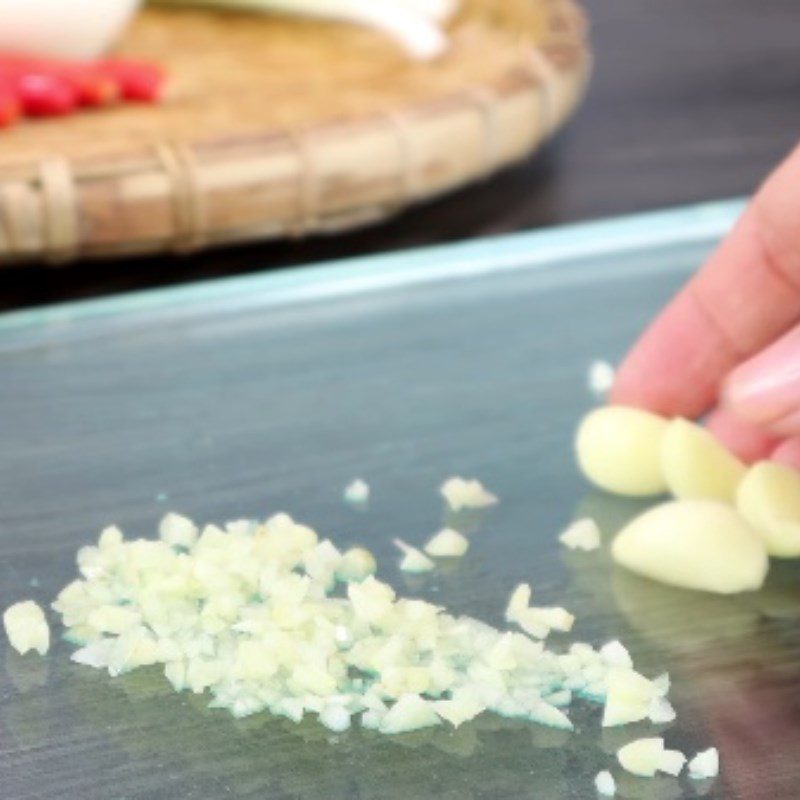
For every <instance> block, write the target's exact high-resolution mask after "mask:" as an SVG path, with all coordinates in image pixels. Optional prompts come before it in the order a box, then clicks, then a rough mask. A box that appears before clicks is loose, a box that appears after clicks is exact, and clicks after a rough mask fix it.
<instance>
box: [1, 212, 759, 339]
mask: <svg viewBox="0 0 800 800" xmlns="http://www.w3.org/2000/svg"><path fill="white" fill-rule="evenodd" d="M746 203H747V198H744V197H736V198H730V199H727V200H719V201H712V202H707V203H699V204H691V205H685V206H677V207H672V208H666V209H659V210H656V211H645V212H639V213H635V214H626V215H622V216H616V217H609V218H604V219H599V220H591V221H589V222H573V223H567V224H563V225H555V226H551V227H547V228H538V229H535V230H527V231H521V232H518V233H511V234H502V235H498V236H488V237H480V238H477V239H471V240H469V241H466V242H457V243H453V244H440V245H433V246H429V247H420V248H413V249H408V250H400V251H395V252H391V253H378V254H375V255H367V256H357V257H353V258H346V259H340V260H334V261H325V262H322V263H313V264H307V265H304V266H300V267H285V268H279V269H274V270H265V271H262V272H255V273H249V274H246V275H235V276H230V277H223V278H212V279H209V280H203V281H195V282H190V283H183V284H175V285H170V286H166V287H159V288H155V289H142V290H136V291H131V292H124V293H120V294H114V295H109V296H106V297H100V298H93V299H88V300H72V301H67V302H63V303H55V304H50V305H45V306H40V307H36V308H31V309H22V310H19V311H7V312H3V313H0V334H2V335H3V337H4V339H3V341H2V343H0V351H8V350H16V349H19V348H20V347H27V346H31V347H33V346H38V345H40V344H43V343H48V342H53V341H56V340H63V339H64V338H65V337H67V338H69V337H71V336H77V335H80V328H81V327H82V326H84V325H91V324H92V323H95V322H98V321H101V320H105V321H108V322H109V323H113V324H115V325H119V326H127V325H130V324H135V322H136V320H137V318H139V319H142V321H143V322H145V321H146V322H149V321H150V320H151V319H152V318H153V317H158V316H170V317H173V318H174V317H176V316H179V315H185V314H196V313H198V312H208V313H209V315H210V316H212V315H215V314H219V313H230V312H235V311H246V310H252V309H271V308H280V307H284V306H288V305H293V304H296V303H315V302H321V301H326V300H331V299H336V298H339V299H346V298H351V297H356V296H361V295H366V294H370V293H373V292H380V291H395V290H399V289H404V288H409V287H416V286H424V285H426V284H430V283H440V282H445V281H461V280H468V279H474V278H492V277H496V276H499V275H502V274H504V273H509V272H516V271H520V270H542V269H546V268H548V267H550V266H555V265H559V264H565V263H567V262H571V261H576V260H581V259H586V258H590V257H592V256H598V255H607V254H610V253H635V252H640V251H643V250H646V249H649V248H653V247H659V246H661V247H663V246H665V245H676V246H678V245H681V244H689V245H691V244H696V243H698V242H703V241H708V242H710V243H713V242H715V241H717V240H719V239H721V238H722V237H723V236H724V235H725V234H727V233H728V232H729V231H730V230H731V229H732V228H733V225H734V224H735V222H736V220H737V219H738V218H739V216H740V215H741V213H742V211H743V210H744V208H745V206H746ZM615 269H616V270H617V271H616V273H615V274H617V275H620V272H619V268H615ZM587 277H591V278H595V279H598V280H599V279H600V278H601V277H602V276H598V275H593V276H587ZM623 277H624V274H623ZM144 317H147V320H144V319H143V318H144Z"/></svg>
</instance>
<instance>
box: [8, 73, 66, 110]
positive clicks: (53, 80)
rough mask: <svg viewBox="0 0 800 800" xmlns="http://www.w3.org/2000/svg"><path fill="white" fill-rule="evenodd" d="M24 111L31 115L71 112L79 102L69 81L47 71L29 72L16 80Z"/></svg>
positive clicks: (15, 83)
mask: <svg viewBox="0 0 800 800" xmlns="http://www.w3.org/2000/svg"><path fill="white" fill-rule="evenodd" d="M14 86H15V88H16V91H17V97H18V98H19V101H20V103H21V105H22V110H23V112H24V113H25V114H26V115H27V116H29V117H53V116H64V115H65V114H71V113H72V112H73V111H74V110H75V108H76V106H77V104H78V100H77V96H76V94H75V91H74V90H73V89H72V87H71V86H70V85H69V83H68V82H67V81H65V80H64V79H63V78H60V77H58V76H56V75H48V74H47V73H28V74H25V75H22V76H21V77H19V78H17V79H16V81H14Z"/></svg>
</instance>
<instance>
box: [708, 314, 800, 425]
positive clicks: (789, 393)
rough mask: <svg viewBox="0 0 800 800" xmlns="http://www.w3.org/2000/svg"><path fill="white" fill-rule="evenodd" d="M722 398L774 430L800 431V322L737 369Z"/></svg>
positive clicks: (746, 417) (726, 404) (730, 406)
mask: <svg viewBox="0 0 800 800" xmlns="http://www.w3.org/2000/svg"><path fill="white" fill-rule="evenodd" d="M722 402H723V405H724V407H725V408H726V409H727V410H728V411H730V412H733V413H734V414H736V415H737V416H738V417H740V418H741V419H744V420H748V421H749V422H753V423H756V424H757V425H760V426H763V427H764V428H766V429H767V430H769V431H771V432H772V433H775V434H778V435H780V436H795V435H797V434H800V325H798V326H797V327H795V328H793V329H792V330H791V331H789V333H787V334H785V335H784V336H782V337H781V338H780V339H778V340H777V341H775V342H774V343H773V344H771V345H770V346H769V347H767V348H766V349H765V350H762V351H761V352H760V353H759V354H758V355H756V356H754V357H753V358H751V359H749V360H748V361H745V362H744V363H743V364H741V365H740V366H738V367H737V368H736V369H735V370H733V371H732V372H731V373H730V374H729V375H728V377H727V379H726V381H725V385H724V387H723V394H722Z"/></svg>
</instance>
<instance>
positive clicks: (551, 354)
mask: <svg viewBox="0 0 800 800" xmlns="http://www.w3.org/2000/svg"><path fill="white" fill-rule="evenodd" d="M739 208H740V205H739V204H738V203H728V204H722V205H714V206H704V207H699V208H692V209H684V210H678V211H674V212H664V213H658V214H650V215H645V216H641V217H636V218H629V219H624V220H617V221H611V222H604V223H592V224H589V225H582V226H574V227H568V228H564V229H558V230H553V231H542V232H536V233H531V234H522V235H517V236H513V237H507V238H498V239H490V240H487V241H481V242H472V243H467V244H463V245H458V246H451V247H445V248H438V249H432V250H426V251H418V252H414V253H405V254H403V253H401V254H394V255H388V256H380V257H376V258H371V259H366V260H360V261H356V262H350V263H341V264H328V265H325V266H321V267H315V268H309V269H306V270H298V271H291V272H285V273H281V272H278V273H269V274H265V275H261V276H256V277H246V278H236V279H232V280H226V281H220V282H213V283H207V284H199V285H196V286H188V287H181V288H176V289H169V290H166V291H157V292H152V293H145V294H139V295H131V296H126V297H120V298H111V299H104V300H100V301H94V302H88V303H80V304H74V305H67V306H62V307H56V308H50V309H45V310H41V311H26V312H22V313H15V314H9V315H6V316H4V317H0V430H2V440H1V442H0V444H1V446H0V605H2V606H3V607H5V606H6V605H8V604H10V603H12V602H14V601H16V600H18V599H22V598H27V597H30V598H34V599H36V600H38V601H40V602H41V603H42V604H46V603H49V602H50V601H51V600H52V598H53V597H54V595H55V593H56V592H57V591H58V590H59V589H60V588H61V587H62V586H63V585H65V584H66V583H67V582H68V581H69V580H71V579H72V577H73V576H74V574H75V567H74V554H75V551H76V550H77V548H78V547H80V546H81V545H84V544H87V543H90V542H91V541H93V540H94V539H95V538H96V536H97V533H98V531H99V530H100V529H101V528H102V527H103V526H105V525H107V524H109V523H118V524H120V525H121V526H122V527H123V529H124V530H125V532H126V533H127V534H128V535H130V536H152V535H153V534H154V530H155V526H156V523H157V520H158V519H159V518H160V516H161V515H162V514H164V513H165V511H167V510H170V509H174V510H178V511H180V512H182V513H185V514H188V515H190V516H191V517H193V518H194V519H196V520H198V521H200V522H206V521H215V522H221V521H225V520H228V519H234V518H240V517H264V516H266V515H267V514H269V513H273V512H276V511H279V510H286V511H288V512H290V513H292V514H293V515H295V516H296V517H298V518H299V519H301V520H303V521H305V522H307V523H309V524H311V525H313V526H314V527H315V528H317V529H318V530H319V531H320V532H321V533H322V534H324V535H326V536H330V537H332V538H333V540H334V541H335V542H336V543H337V544H341V545H347V544H350V543H353V542H362V543H364V544H365V545H366V546H367V547H369V548H371V549H372V550H373V551H374V552H375V554H376V555H377V557H378V559H379V563H380V571H379V574H380V576H381V577H382V578H384V579H386V580H389V581H390V582H391V583H392V584H394V585H395V586H396V587H397V588H398V589H399V590H401V591H402V592H403V593H405V594H408V595H412V596H419V597H424V598H426V599H429V600H433V601H435V602H437V603H440V604H443V605H445V606H447V607H448V608H449V609H451V610H452V611H454V612H457V613H468V614H471V615H474V616H476V617H479V618H480V619H483V620H486V621H488V622H490V623H492V624H496V625H500V624H502V612H503V609H504V606H505V602H506V598H507V597H508V594H509V592H510V590H511V588H512V587H513V586H514V585H515V584H516V583H517V582H519V581H523V580H525V581H530V582H532V584H533V585H534V587H535V593H536V598H537V600H538V601H539V602H541V603H544V604H551V603H555V604H563V605H564V606H566V607H567V608H569V609H570V610H571V611H573V612H574V613H576V614H577V617H578V622H577V624H576V626H575V629H574V632H573V634H572V635H571V636H569V637H564V636H561V637H559V636H558V635H556V636H555V637H554V639H553V641H554V646H560V645H559V642H568V641H572V640H573V639H575V640H587V641H591V642H593V643H601V642H603V641H605V640H608V639H611V638H620V639H622V641H623V642H625V643H626V644H627V645H628V646H629V648H630V649H631V651H632V652H633V654H634V656H635V659H636V662H637V664H638V665H639V666H640V668H641V669H642V670H643V671H644V672H645V673H647V674H651V675H655V674H657V673H659V672H661V671H663V670H664V669H668V670H669V672H670V673H671V675H672V677H673V685H674V689H673V693H672V694H673V697H674V700H675V702H676V704H677V707H678V712H679V717H678V721H677V722H676V723H674V724H672V725H670V726H666V727H664V728H662V729H663V730H664V735H665V736H666V738H667V742H668V743H669V744H670V745H674V746H677V747H680V748H682V749H684V750H687V751H690V752H691V753H693V752H695V751H696V750H697V749H698V748H701V747H706V746H708V745H710V744H712V743H713V744H716V745H717V746H718V747H719V748H720V750H721V753H722V761H723V774H722V776H721V777H720V778H719V779H718V780H717V781H715V782H713V783H711V784H707V783H706V784H698V783H694V784H692V783H690V782H689V781H686V780H684V779H682V780H680V781H676V780H674V779H672V778H668V777H663V778H660V779H658V780H655V781H646V780H642V779H635V778H631V777H628V778H627V779H626V778H624V777H620V780H619V796H620V797H623V798H653V799H654V800H658V799H660V798H678V797H695V796H705V797H708V798H716V799H718V800H720V799H721V798H729V799H733V798H736V799H737V800H753V799H755V800H761V799H762V798H763V800H794V798H797V797H798V796H800V758H798V756H797V752H798V745H800V699H798V698H799V697H800V694H799V693H798V689H800V633H799V632H798V618H799V617H800V570H799V569H798V566H797V565H796V564H792V563H784V564H776V565H774V568H773V571H772V574H771V576H770V579H769V583H768V585H767V587H766V588H765V589H764V590H763V591H762V592H759V593H758V594H753V595H747V596H742V597H738V598H731V599H721V598H717V597H713V596H710V595H709V596H706V595H701V594H695V593H690V592H680V591H676V590H671V589H668V588H664V587H660V586H657V585H655V584H651V583H648V582H646V581H643V580H639V579H637V578H635V577H633V576H631V575H627V574H624V573H622V572H620V571H618V570H615V569H613V568H612V566H611V564H610V562H609V559H608V556H607V554H606V552H605V551H603V552H601V553H594V554H583V553H573V552H570V551H567V550H565V549H564V548H563V547H561V546H559V544H558V542H557V538H556V537H557V534H558V532H559V531H560V530H561V529H562V528H563V527H564V526H565V525H566V524H567V523H568V522H569V521H570V520H571V519H572V518H574V517H577V516H584V515H591V516H593V517H595V518H596V519H597V520H598V522H599V523H600V525H601V527H602V529H603V533H604V537H605V541H606V542H607V541H608V539H609V537H610V536H611V535H612V534H613V532H614V531H615V530H616V529H617V528H618V527H619V526H620V525H621V524H622V523H623V522H624V521H625V520H626V519H628V518H629V517H630V516H631V515H632V514H634V513H636V512H637V511H639V510H640V509H641V508H642V507H643V505H644V504H643V503H641V502H632V501H625V500H620V499H615V498H611V497H608V496H604V495H602V494H598V493H594V492H592V491H590V490H589V489H588V487H587V486H586V485H585V483H584V482H583V481H582V480H581V479H580V477H579V476H578V474H577V473H576V470H575V467H574V465H573V459H572V453H571V438H572V433H573V428H574V426H575V424H576V422H577V420H578V419H579V418H580V416H581V415H582V414H583V413H584V412H585V411H586V410H587V409H588V408H589V407H590V406H591V405H592V403H593V399H592V397H591V396H590V395H589V393H588V391H587V388H586V372H587V367H588V365H589V364H590V362H591V361H592V360H594V359H595V358H598V357H602V358H606V359H609V360H612V361H614V360H617V359H619V358H620V356H621V355H622V353H623V352H624V351H625V349H626V348H627V346H628V345H629V343H630V342H631V341H632V340H633V338H634V337H635V336H636V334H637V332H638V331H639V330H640V329H641V328H642V326H643V325H644V324H645V323H646V321H647V320H648V319H649V318H650V317H651V315H652V314H653V313H654V312H655V311H656V309H657V308H658V307H659V306H660V305H661V304H662V303H663V302H664V301H665V300H666V299H667V297H668V296H669V295H670V294H671V293H672V292H673V291H674V290H675V289H676V288H677V287H678V286H679V285H680V283H681V282H682V281H683V280H684V279H685V278H686V276H687V275H688V274H689V273H690V271H691V270H693V269H694V268H695V267H696V266H697V265H698V264H699V263H700V262H701V260H702V258H703V257H704V255H705V254H706V253H707V252H708V251H709V249H710V248H711V247H712V246H713V244H714V242H715V241H716V240H717V239H718V237H719V236H720V235H721V234H722V233H723V232H724V231H725V230H726V229H727V228H728V226H729V225H730V223H731V221H732V219H733V217H734V215H735V214H736V212H737V211H738V209H739ZM454 474H462V475H466V476H476V477H478V478H480V479H481V480H482V481H483V482H484V483H485V484H486V485H487V486H488V487H489V488H491V489H492V490H493V491H495V492H496V493H497V494H498V495H499V496H500V498H501V503H500V504H499V505H498V506H497V507H496V508H494V509H492V510H491V511H490V512H488V513H487V514H485V515H484V516H483V517H482V518H480V519H478V518H476V519H473V520H471V524H472V525H473V527H474V532H473V533H471V539H472V547H471V549H470V551H469V553H468V555H467V556H466V557H465V558H464V559H463V560H462V561H461V562H459V563H457V564H455V565H453V566H450V567H448V568H447V569H441V570H439V571H437V572H435V573H433V574H432V575H430V576H427V577H417V578H416V579H412V578H410V577H406V576H404V575H403V574H402V573H400V572H399V571H398V569H397V560H398V557H397V552H396V551H395V549H394V548H393V546H392V545H391V539H392V538H393V537H395V536H401V537H403V538H406V539H408V540H409V541H411V542H415V543H420V542H423V541H425V539H426V538H427V537H428V536H429V535H430V534H431V533H432V532H434V531H435V530H437V529H438V528H439V527H440V526H441V524H442V520H443V516H442V514H443V512H442V504H441V500H440V498H439V496H438V494H437V488H438V486H439V485H440V483H441V482H442V481H443V479H445V478H446V477H448V476H450V475H454ZM356 477H362V478H364V479H366V480H367V481H368V482H369V483H370V484H371V486H372V500H371V502H370V504H369V506H368V508H367V509H366V510H363V511H359V510H357V509H354V508H352V507H350V506H347V505H345V504H344V503H343V502H342V498H341V495H342V489H343V487H344V486H345V485H346V484H347V483H349V482H350V481H351V480H352V479H354V478H356ZM462 522H463V520H462ZM52 617H53V620H54V615H52ZM56 630H57V627H56ZM69 652H70V648H69V647H68V646H67V644H66V643H64V642H62V641H60V640H58V639H57V638H56V644H55V646H54V648H53V649H52V651H51V653H50V655H49V656H48V657H47V658H45V659H39V658H37V657H35V656H27V657H24V658H23V657H20V656H18V655H17V654H16V653H15V652H13V651H11V650H10V648H9V647H8V645H7V644H6V642H5V641H4V640H3V641H2V643H0V797H2V798H3V800H22V799H23V798H25V799H26V800H33V799H34V798H36V800H42V799H44V800H50V798H82V799H83V800H94V799H95V798H97V799H98V800H157V799H158V800H185V799H188V798H198V799H200V798H202V799H203V800H207V799H208V798H268V799H271V798H275V799H276V800H278V798H287V799H288V798H298V799H300V798H302V800H316V798H320V800H322V799H323V798H324V799H325V800H339V799H340V798H341V800H345V799H346V800H351V799H352V800H358V799H361V798H363V800H367V799H369V800H371V799H372V798H376V799H379V800H395V799H396V800H424V799H425V798H445V799H446V800H456V799H457V800H490V799H491V800H512V798H513V799H516V798H536V799H537V800H567V799H568V798H570V799H572V800H586V799H587V798H589V799H591V798H594V797H595V793H594V788H593V785H592V780H593V776H594V775H595V773H596V772H597V771H598V770H600V769H605V768H607V767H609V766H612V764H613V754H614V752H615V751H616V749H617V748H618V747H619V746H620V745H621V744H623V743H625V742H626V741H629V740H631V739H633V738H635V737H636V736H641V735H646V734H647V733H648V732H650V731H652V730H653V728H652V727H651V726H644V725H641V726H629V727H626V728H621V729H614V730H607V731H603V732H601V731H600V727H599V718H598V717H599V715H598V713H597V711H596V710H592V709H591V708H588V707H587V708H583V707H580V708H578V709H577V710H576V712H575V713H574V718H575V721H576V727H577V731H576V732H575V733H574V734H564V733H562V732H559V731H555V730H552V729H548V728H544V727H541V726H537V725H533V724H526V723H522V722H518V721H512V720H506V719H503V718H500V717H496V716H493V715H488V714H486V715H483V716H481V717H480V718H478V719H477V720H476V721H475V722H473V723H471V724H467V725H464V726H462V727H461V728H460V729H458V730H457V731H456V732H450V731H449V730H447V729H446V728H444V727H442V728H440V729H432V730H427V731H420V732H418V733H414V734H408V735H404V736H398V737H381V736H378V735H376V734H374V733H371V732H369V731H363V730H359V729H357V728H356V729H354V730H352V731H350V732H347V733H345V734H342V735H338V736H337V735H333V734H331V733H330V732H329V731H327V730H325V729H324V728H322V727H321V726H319V725H317V724H316V723H315V722H313V721H305V722H303V723H301V724H299V725H295V724H293V723H291V722H288V721H286V720H282V719H275V718H272V717H270V716H269V715H267V714H259V715H256V716H254V717H251V718H248V719H244V720H240V721H236V720H234V719H233V718H231V717H230V716H228V714H227V712H223V711H219V710H212V709H209V708H207V702H208V698H207V697H202V696H195V695H189V694H182V695H177V694H174V693H173V692H172V691H171V690H170V689H169V687H168V685H167V683H166V682H165V680H164V679H163V678H162V677H161V676H160V674H159V673H158V671H157V670H156V669H149V670H141V671H138V672H134V673H132V674H129V675H127V676H124V677H121V678H118V679H113V680H112V679H110V678H108V677H107V676H106V675H104V674H100V673H97V672H95V671H93V670H91V669H88V668H86V667H81V666H78V665H75V664H72V663H71V662H70V661H69V658H68V656H69ZM617 774H618V775H619V771H618V770H617Z"/></svg>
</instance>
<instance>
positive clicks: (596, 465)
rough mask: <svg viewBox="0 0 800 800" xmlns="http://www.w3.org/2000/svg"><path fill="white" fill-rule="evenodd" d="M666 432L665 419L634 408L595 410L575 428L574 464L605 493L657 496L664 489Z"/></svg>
mask: <svg viewBox="0 0 800 800" xmlns="http://www.w3.org/2000/svg"><path fill="white" fill-rule="evenodd" d="M666 429H667V422H666V420H664V419H662V418H661V417H658V416H656V415H655V414H650V413H648V412H647V411H641V410H640V409H638V408H628V407H627V406H607V407H605V408H598V409H596V410H595V411H592V412H591V413H590V414H588V415H587V416H586V417H584V419H583V421H582V422H581V424H580V427H579V428H578V433H577V435H576V437H575V452H576V454H577V458H578V465H579V466H580V468H581V470H582V472H583V474H584V475H585V476H586V477H587V478H588V479H589V480H590V481H591V482H592V483H594V484H595V485H597V486H599V487H600V488H601V489H605V490H606V491H609V492H614V493H615V494H622V495H629V496H632V497H641V496H646V495H653V494H660V493H661V492H663V491H665V490H666V488H667V484H666V481H665V480H664V474H663V471H662V468H661V443H662V439H663V436H664V432H665V431H666Z"/></svg>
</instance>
